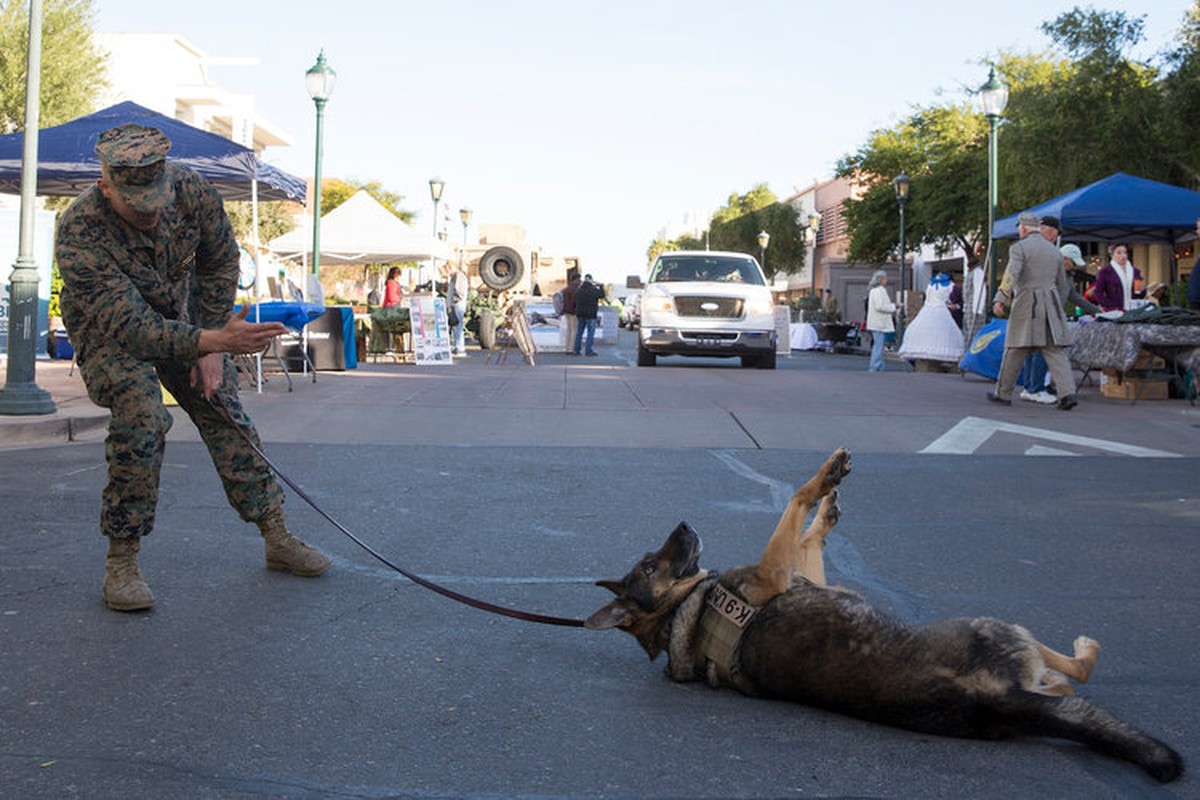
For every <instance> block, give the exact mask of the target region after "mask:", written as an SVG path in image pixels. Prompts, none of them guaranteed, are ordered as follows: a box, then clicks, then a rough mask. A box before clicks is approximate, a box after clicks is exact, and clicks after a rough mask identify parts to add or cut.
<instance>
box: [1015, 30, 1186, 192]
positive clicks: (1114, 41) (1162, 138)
mask: <svg viewBox="0 0 1200 800" xmlns="http://www.w3.org/2000/svg"><path fill="white" fill-rule="evenodd" d="M1143 20H1144V18H1143V17H1129V16H1128V15H1126V14H1125V13H1124V12H1120V11H1096V10H1093V9H1087V10H1081V9H1079V8H1075V9H1072V10H1071V11H1068V12H1066V13H1064V14H1061V15H1060V16H1058V17H1057V18H1055V19H1054V20H1053V21H1051V22H1047V23H1045V24H1044V25H1042V30H1043V31H1044V32H1045V33H1046V34H1047V35H1048V36H1050V37H1051V38H1052V39H1053V42H1054V44H1055V45H1056V47H1057V49H1058V50H1059V51H1060V52H1062V53H1065V55H1066V58H1065V59H1061V60H1058V61H1056V62H1054V63H1052V64H1051V65H1050V67H1051V68H1050V69H1048V70H1039V71H1038V72H1036V73H1033V72H1030V73H1026V74H1023V75H1013V80H1014V85H1015V87H1016V89H1017V91H1015V92H1013V93H1012V95H1011V101H1010V103H1009V108H1008V109H1007V110H1006V112H1005V116H1006V118H1007V119H1008V120H1010V122H1006V123H1005V124H1004V125H1003V131H1004V141H1003V148H1004V149H1003V151H1002V152H1007V153H1009V154H1011V156H1015V157H1016V158H1017V159H1019V160H1014V159H1013V158H1007V159H1006V160H1005V161H1006V163H1005V166H1004V167H1003V169H1004V177H1003V181H1002V183H1001V186H1002V187H1006V188H1004V189H1003V191H1004V195H1005V198H1006V200H1007V201H1008V207H1006V208H1005V209H1004V211H1005V212H1008V213H1011V212H1013V211H1018V210H1020V209H1021V208H1025V207H1028V206H1030V205H1035V204H1036V203H1039V202H1041V201H1043V200H1045V199H1047V198H1050V197H1054V196H1055V195H1058V194H1061V193H1062V192H1065V191H1069V190H1070V189H1074V188H1077V187H1079V186H1083V185H1085V184H1087V183H1090V182H1092V181H1095V180H1099V179H1100V178H1103V177H1105V176H1107V175H1110V174H1112V173H1113V172H1118V171H1121V172H1128V173H1132V174H1134V175H1140V176H1142V177H1146V178H1153V179H1157V180H1164V179H1169V178H1170V173H1171V172H1172V167H1171V165H1170V160H1169V158H1167V157H1166V150H1167V147H1166V135H1167V127H1166V126H1165V125H1164V124H1162V123H1163V121H1164V119H1165V118H1166V116H1167V113H1166V112H1167V109H1166V107H1165V105H1164V95H1163V93H1162V92H1161V90H1160V85H1159V72H1158V70H1157V69H1156V68H1155V67H1153V66H1151V65H1149V64H1143V63H1139V62H1136V61H1134V60H1132V59H1131V58H1130V57H1129V56H1128V54H1127V50H1128V48H1130V47H1132V46H1134V45H1136V44H1138V43H1139V42H1140V41H1141V39H1142V37H1143V33H1142V31H1143V27H1144V22H1143ZM1009 63H1010V65H1015V64H1016V63H1017V62H1016V60H1015V59H1009ZM1009 71H1010V72H1011V71H1013V70H1011V69H1010V70H1009Z"/></svg>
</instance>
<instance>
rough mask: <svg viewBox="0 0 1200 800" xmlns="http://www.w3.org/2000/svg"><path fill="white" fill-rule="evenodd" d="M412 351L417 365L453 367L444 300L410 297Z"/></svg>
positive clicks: (419, 295) (429, 296) (422, 295)
mask: <svg viewBox="0 0 1200 800" xmlns="http://www.w3.org/2000/svg"><path fill="white" fill-rule="evenodd" d="M408 309H409V312H408V313H409V319H410V321H411V324H412V341H413V350H414V351H415V353H416V358H417V363H418V364H453V363H454V361H453V359H451V357H450V325H449V324H448V322H449V320H448V318H447V317H446V298H444V297H435V296H434V295H432V294H414V295H412V296H410V297H409V299H408Z"/></svg>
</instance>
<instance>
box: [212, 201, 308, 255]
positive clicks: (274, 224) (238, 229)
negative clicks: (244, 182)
mask: <svg viewBox="0 0 1200 800" xmlns="http://www.w3.org/2000/svg"><path fill="white" fill-rule="evenodd" d="M298 208H299V206H298V205H297V204H296V203H291V202H287V201H282V200H280V201H272V202H269V203H259V204H258V241H259V242H261V243H262V244H264V245H265V244H266V243H267V242H269V241H271V240H272V239H274V238H276V237H279V236H283V235H284V234H285V233H287V232H288V231H290V230H292V229H293V228H295V227H296V220H295V214H296V211H297V209H298ZM225 212H226V213H227V214H229V221H230V222H231V223H232V224H233V232H234V234H235V235H236V236H237V238H238V241H241V242H250V241H251V239H252V237H251V235H250V233H251V228H252V227H253V224H254V222H253V218H254V213H253V212H254V209H253V207H252V205H251V203H250V202H248V201H246V200H234V201H228V202H226V203H225Z"/></svg>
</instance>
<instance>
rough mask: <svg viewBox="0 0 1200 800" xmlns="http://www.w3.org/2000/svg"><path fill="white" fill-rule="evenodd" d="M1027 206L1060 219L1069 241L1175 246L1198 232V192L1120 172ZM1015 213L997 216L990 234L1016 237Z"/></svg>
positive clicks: (1039, 212) (1007, 237)
mask: <svg viewBox="0 0 1200 800" xmlns="http://www.w3.org/2000/svg"><path fill="white" fill-rule="evenodd" d="M1028 210H1029V211H1032V212H1033V213H1034V214H1037V215H1038V216H1039V217H1041V216H1047V215H1049V216H1053V217H1058V219H1059V221H1060V222H1061V223H1062V227H1061V228H1060V229H1059V230H1060V231H1062V238H1063V239H1065V240H1067V241H1072V242H1107V241H1117V240H1120V241H1122V242H1152V243H1153V242H1157V243H1161V244H1174V243H1175V242H1177V241H1180V240H1186V239H1188V238H1191V237H1193V236H1194V235H1195V232H1196V220H1197V219H1200V192H1193V191H1190V190H1188V189H1184V188H1182V187H1179V186H1171V185H1170V184H1166V183H1159V182H1158V181H1152V180H1148V179H1146V178H1138V177H1136V176H1134V175H1126V174H1125V173H1124V172H1118V173H1115V174H1113V175H1109V176H1108V177H1107V178H1104V179H1103V180H1099V181H1096V182H1095V183H1089V184H1088V185H1087V186H1084V187H1082V188H1080V189H1076V190H1075V191H1073V192H1067V193H1066V194H1064V195H1060V196H1058V197H1055V198H1054V199H1053V200H1047V201H1046V202H1044V203H1042V204H1041V205H1037V206H1034V207H1033V208H1031V209H1028ZM1017 216H1018V215H1016V214H1013V215H1012V216H1010V217H1005V218H1003V219H999V220H996V223H995V225H993V227H992V235H993V236H994V237H995V238H997V239H1016V238H1017Z"/></svg>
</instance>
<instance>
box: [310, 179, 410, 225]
mask: <svg viewBox="0 0 1200 800" xmlns="http://www.w3.org/2000/svg"><path fill="white" fill-rule="evenodd" d="M360 191H364V192H366V193H367V194H369V195H371V197H373V198H375V199H376V200H377V201H379V204H380V205H381V206H383V207H384V208H386V209H387V210H388V211H390V212H392V213H393V214H395V215H396V217H397V218H398V219H399V220H400V221H401V222H403V223H405V224H412V221H413V218H414V217H415V216H416V215H415V214H414V213H413V212H412V211H409V210H407V209H405V208H403V207H402V205H401V204H402V203H403V202H404V195H402V194H397V193H395V192H392V191H389V190H387V189H385V188H384V186H383V184H382V183H380V182H379V181H359V180H354V179H351V180H348V181H344V180H342V179H341V178H325V179H324V180H322V181H321V216H324V215H326V214H328V213H329V212H330V211H333V210H334V209H335V208H337V207H338V206H340V205H341V204H342V203H344V202H346V201H347V200H349V199H350V198H351V197H353V196H354V195H355V194H357V193H358V192H360Z"/></svg>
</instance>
